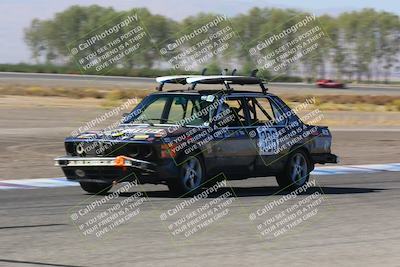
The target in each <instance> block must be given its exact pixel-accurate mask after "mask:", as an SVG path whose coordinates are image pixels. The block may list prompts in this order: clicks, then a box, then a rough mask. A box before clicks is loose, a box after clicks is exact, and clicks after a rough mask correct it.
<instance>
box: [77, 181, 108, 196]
mask: <svg viewBox="0 0 400 267" xmlns="http://www.w3.org/2000/svg"><path fill="white" fill-rule="evenodd" d="M79 184H80V185H81V188H82V189H83V190H85V191H86V192H88V193H91V194H106V193H107V192H108V191H109V190H110V189H111V187H112V184H109V183H96V182H79Z"/></svg>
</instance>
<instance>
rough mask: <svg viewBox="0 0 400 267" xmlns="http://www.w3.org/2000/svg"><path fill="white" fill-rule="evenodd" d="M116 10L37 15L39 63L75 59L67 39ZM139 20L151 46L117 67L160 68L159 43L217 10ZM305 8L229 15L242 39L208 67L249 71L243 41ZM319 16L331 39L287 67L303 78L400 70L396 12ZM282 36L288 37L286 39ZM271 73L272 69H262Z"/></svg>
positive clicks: (31, 42) (30, 32)
mask: <svg viewBox="0 0 400 267" xmlns="http://www.w3.org/2000/svg"><path fill="white" fill-rule="evenodd" d="M132 12H133V10H129V11H115V10H114V9H112V8H105V7H100V6H97V5H93V6H87V7H83V6H72V7H70V8H68V9H67V10H65V11H63V12H61V13H57V14H56V15H55V16H54V18H52V19H49V20H39V19H34V20H33V21H32V22H31V25H30V26H29V27H28V28H27V29H25V41H26V43H27V45H28V46H29V48H30V50H31V52H32V57H33V58H34V59H35V61H36V63H37V64H55V65H72V64H75V63H74V59H73V58H72V56H71V54H70V51H69V50H68V48H67V44H68V43H71V41H73V40H78V39H80V38H82V36H85V35H87V34H88V33H90V32H91V31H92V30H93V29H95V28H98V27H99V26H101V25H105V24H107V23H109V21H110V20H113V19H114V18H116V17H119V16H122V15H124V14H129V13H132ZM134 12H135V13H137V14H138V16H139V17H140V21H141V23H143V25H145V26H146V29H147V30H148V31H149V32H150V35H151V41H150V43H148V44H147V46H148V47H151V49H147V50H145V51H143V52H142V53H140V55H134V56H131V57H126V58H124V59H123V61H122V62H121V64H120V67H119V68H123V69H127V70H129V69H140V68H143V69H162V68H165V67H166V66H167V64H166V62H165V59H164V58H163V56H162V55H161V54H160V52H159V49H158V47H157V44H160V43H168V42H173V41H174V40H176V38H178V37H179V33H181V32H182V31H184V29H188V28H190V29H196V28H197V27H201V26H202V25H204V24H205V23H206V22H207V21H209V20H212V18H215V16H216V14H205V13H199V14H197V15H196V16H190V17H187V18H186V19H184V20H182V21H175V20H172V19H169V18H167V17H164V16H161V15H155V14H151V13H150V12H149V11H148V10H147V9H144V8H140V9H135V10H134ZM300 15H303V16H304V15H307V14H306V13H304V12H302V11H298V10H294V9H277V8H263V9H261V8H253V9H251V10H249V11H248V12H247V13H245V14H239V15H237V16H235V17H232V18H230V23H231V25H232V27H233V28H234V30H235V32H237V34H238V35H239V36H240V42H239V41H237V40H238V39H235V40H234V42H236V43H233V44H232V46H231V49H230V50H229V53H227V54H225V56H223V57H221V58H217V59H214V60H212V61H211V62H208V64H207V66H208V68H209V71H210V72H215V71H218V70H219V69H221V68H224V67H225V66H233V65H235V66H238V67H239V68H240V69H241V70H240V71H241V72H243V73H244V72H250V70H251V69H252V68H254V66H255V64H254V60H253V59H252V58H251V57H250V55H249V52H248V47H246V46H244V45H243V44H246V43H251V42H253V41H254V40H257V39H260V38H263V36H265V35H266V34H268V33H273V32H279V31H282V30H284V29H285V28H287V27H290V21H291V19H292V18H294V17H296V16H300ZM317 18H318V21H319V23H320V25H321V26H322V27H323V29H324V31H325V32H326V33H327V35H328V37H329V38H327V41H323V42H321V43H320V44H319V45H320V47H319V49H318V51H317V52H316V53H314V54H313V57H312V58H307V59H304V60H299V61H298V62H295V64H293V66H291V67H290V68H288V69H286V70H285V75H286V76H290V75H292V74H293V73H295V74H296V75H299V73H300V76H302V77H303V78H308V79H316V78H322V77H327V76H329V77H333V78H337V79H347V80H357V81H362V80H366V81H370V80H375V81H379V80H384V81H388V80H389V79H390V77H391V75H392V74H393V72H398V71H399V70H400V67H399V65H398V61H399V54H400V45H399V44H400V19H399V16H398V15H396V14H392V13H389V12H383V11H380V12H378V11H375V10H373V9H363V10H360V11H353V12H345V13H342V14H341V15H339V16H335V17H332V16H329V15H321V16H318V17H317ZM281 42H290V40H288V39H283V40H281ZM300 70H302V73H301V72H300ZM264 75H266V76H268V75H269V74H268V73H264Z"/></svg>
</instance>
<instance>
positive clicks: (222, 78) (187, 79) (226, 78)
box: [156, 69, 268, 94]
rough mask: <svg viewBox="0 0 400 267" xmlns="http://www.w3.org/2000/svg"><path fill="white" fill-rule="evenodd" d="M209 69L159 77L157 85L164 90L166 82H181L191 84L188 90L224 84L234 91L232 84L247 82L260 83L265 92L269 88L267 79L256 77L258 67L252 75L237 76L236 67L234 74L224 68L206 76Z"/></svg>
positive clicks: (158, 88) (227, 88)
mask: <svg viewBox="0 0 400 267" xmlns="http://www.w3.org/2000/svg"><path fill="white" fill-rule="evenodd" d="M206 70H207V69H204V70H203V71H202V75H178V76H163V77H158V78H157V79H156V80H157V82H159V83H160V84H159V86H157V90H158V91H162V88H163V86H164V84H165V83H179V84H183V85H184V84H190V85H191V86H190V87H189V88H188V90H194V89H195V87H196V85H197V84H224V85H225V88H226V90H227V91H228V92H230V91H233V88H232V87H231V86H230V85H232V84H238V85H247V84H258V85H259V86H260V87H261V91H262V93H263V94H266V93H267V91H268V88H267V87H265V84H266V81H265V80H263V79H261V78H258V77H256V74H257V71H258V70H257V69H255V70H253V71H252V72H251V74H250V76H236V75H234V74H235V72H236V69H234V70H233V71H232V75H224V74H225V73H227V69H225V70H224V72H223V74H221V75H209V76H205V75H204V73H205V71H206Z"/></svg>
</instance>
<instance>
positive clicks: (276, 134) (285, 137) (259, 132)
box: [247, 95, 291, 173]
mask: <svg viewBox="0 0 400 267" xmlns="http://www.w3.org/2000/svg"><path fill="white" fill-rule="evenodd" d="M247 105H248V110H249V117H250V124H251V127H250V128H249V131H250V137H251V138H252V140H253V145H254V147H255V153H254V157H255V159H256V160H255V162H256V163H255V166H256V171H259V172H261V173H266V172H269V171H271V172H275V171H276V170H279V169H281V168H282V167H283V165H284V163H285V161H286V155H287V153H288V149H286V145H285V144H286V143H287V142H288V141H289V140H290V135H291V134H290V133H289V132H290V131H291V130H290V129H289V130H288V129H287V124H288V120H287V118H285V116H284V111H283V109H282V107H281V106H280V104H279V103H277V102H276V101H274V99H273V98H271V97H270V96H267V95H257V96H254V97H250V98H249V99H248V102H247Z"/></svg>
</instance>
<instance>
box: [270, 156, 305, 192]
mask: <svg viewBox="0 0 400 267" xmlns="http://www.w3.org/2000/svg"><path fill="white" fill-rule="evenodd" d="M311 169H312V168H311V160H310V157H309V156H308V154H307V153H306V152H304V151H303V150H295V151H293V152H292V153H291V154H290V156H289V158H288V160H287V162H286V166H285V169H284V170H283V171H282V172H281V173H280V174H278V175H277V176H276V181H277V182H278V185H279V187H280V188H281V189H285V190H289V191H293V190H296V189H298V188H299V187H302V186H303V185H305V184H306V183H307V182H308V180H309V179H310V172H311Z"/></svg>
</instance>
